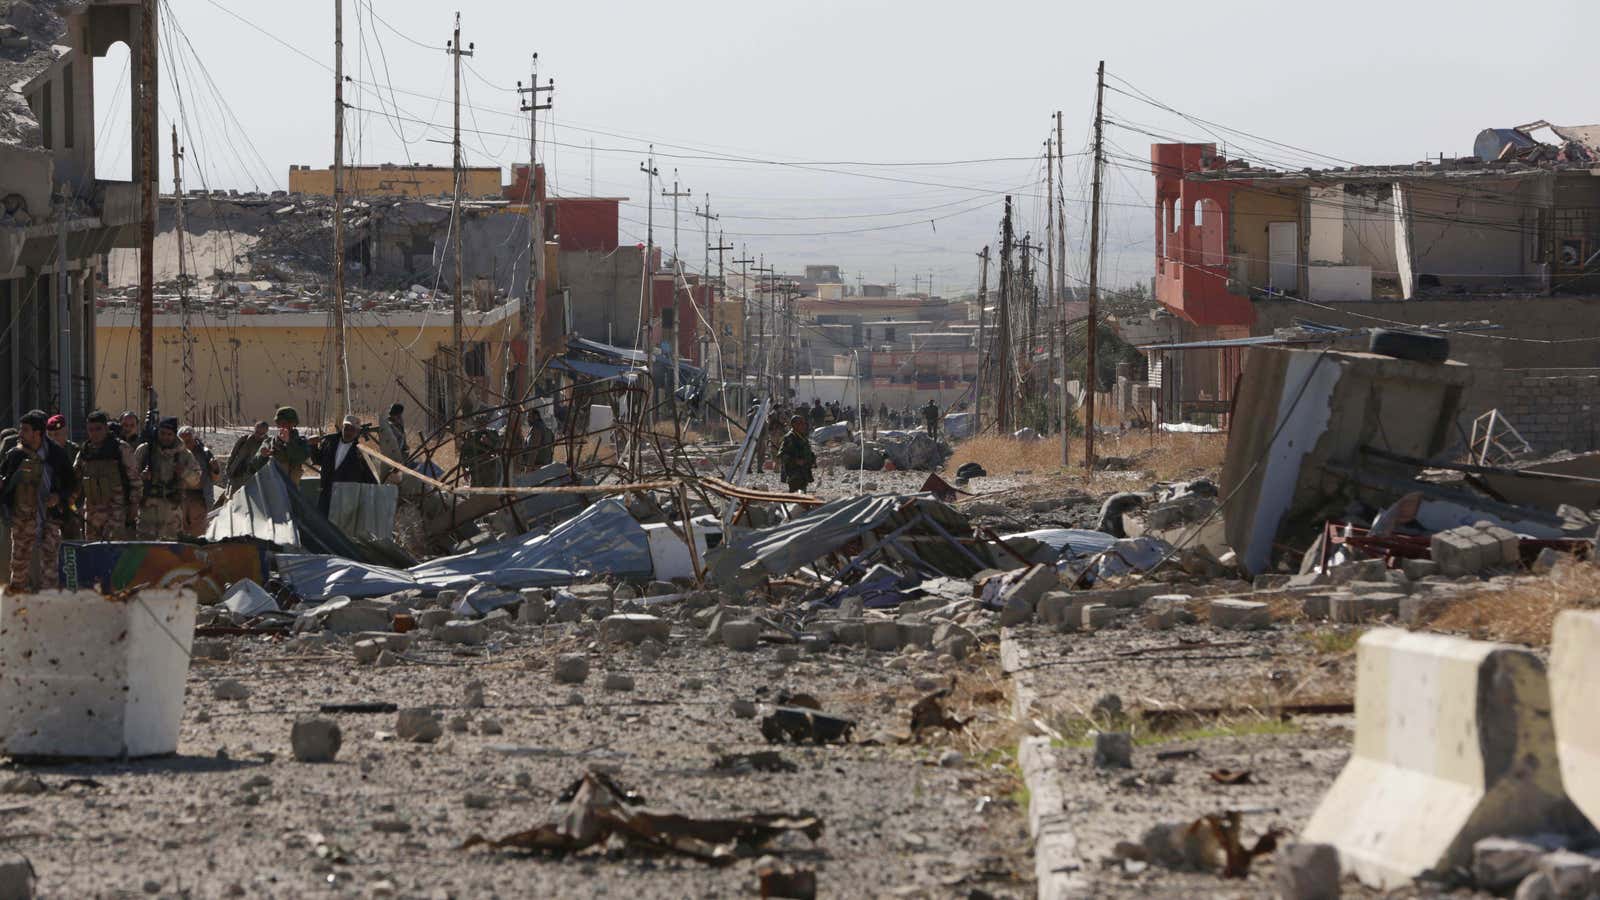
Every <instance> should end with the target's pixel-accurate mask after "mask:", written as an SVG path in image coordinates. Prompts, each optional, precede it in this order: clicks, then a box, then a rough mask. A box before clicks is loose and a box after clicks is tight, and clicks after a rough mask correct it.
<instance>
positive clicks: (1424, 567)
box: [1400, 559, 1439, 581]
mask: <svg viewBox="0 0 1600 900" xmlns="http://www.w3.org/2000/svg"><path fill="white" fill-rule="evenodd" d="M1400 571H1402V572H1404V573H1406V577H1407V578H1409V579H1411V580H1412V581H1421V580H1422V579H1424V578H1427V577H1428V576H1429V575H1437V574H1439V564H1438V563H1436V562H1434V561H1433V560H1431V559H1402V560H1401V561H1400Z"/></svg>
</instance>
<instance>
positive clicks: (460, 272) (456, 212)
mask: <svg viewBox="0 0 1600 900" xmlns="http://www.w3.org/2000/svg"><path fill="white" fill-rule="evenodd" d="M476 47H477V45H476V44H468V45H467V49H465V50H463V49H461V13H459V12H458V13H456V30H455V34H454V36H453V37H452V38H451V40H450V43H449V44H447V45H445V48H444V52H446V53H448V54H450V56H451V61H452V62H453V63H454V67H455V84H456V88H455V127H454V131H453V133H452V136H451V139H450V145H451V147H452V149H453V150H454V153H453V154H452V156H453V158H452V161H451V170H452V171H453V172H454V173H455V179H454V185H455V197H454V202H453V203H451V205H450V219H451V223H450V224H451V227H450V233H451V235H452V237H453V238H454V240H455V254H456V290H455V296H454V297H453V298H452V303H451V309H450V343H451V344H453V345H454V347H455V354H456V359H455V367H454V379H455V381H456V390H455V395H456V401H457V403H460V402H461V401H464V400H465V399H466V396H467V357H466V353H465V352H464V348H463V346H462V343H461V328H462V326H461V283H462V281H463V280H464V279H465V278H466V267H465V266H464V265H463V264H462V261H461V225H462V219H461V174H462V173H461V170H462V168H463V165H462V159H461V57H463V56H471V55H472V52H473V50H474V49H476ZM528 177H529V178H532V177H533V173H532V172H529V173H528Z"/></svg>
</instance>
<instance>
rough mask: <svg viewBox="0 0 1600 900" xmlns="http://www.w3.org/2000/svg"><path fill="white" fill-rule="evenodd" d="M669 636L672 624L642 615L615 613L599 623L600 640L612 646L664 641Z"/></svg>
mask: <svg viewBox="0 0 1600 900" xmlns="http://www.w3.org/2000/svg"><path fill="white" fill-rule="evenodd" d="M671 634H672V623H670V622H668V621H667V620H666V619H660V618H657V617H655V616H650V615H645V614H644V613H617V614H616V615H612V616H607V617H606V618H605V619H603V620H601V622H600V639H601V640H604V641H610V642H611V643H614V644H638V643H641V642H643V641H646V640H651V639H654V640H657V641H665V640H666V639H667V638H668V636H669V635H671Z"/></svg>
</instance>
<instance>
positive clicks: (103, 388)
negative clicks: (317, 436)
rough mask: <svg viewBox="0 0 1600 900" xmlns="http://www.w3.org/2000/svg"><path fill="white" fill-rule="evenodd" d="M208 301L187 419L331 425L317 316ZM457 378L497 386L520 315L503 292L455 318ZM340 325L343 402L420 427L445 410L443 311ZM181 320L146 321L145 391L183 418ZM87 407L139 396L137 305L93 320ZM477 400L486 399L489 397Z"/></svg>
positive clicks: (483, 387) (482, 390)
mask: <svg viewBox="0 0 1600 900" xmlns="http://www.w3.org/2000/svg"><path fill="white" fill-rule="evenodd" d="M216 312H217V311H216V310H215V309H211V310H208V311H207V312H206V313H205V314H204V315H200V314H195V315H192V316H191V318H190V333H191V335H192V339H193V341H194V369H195V372H194V382H193V383H194V391H195V409H196V415H195V418H196V419H197V420H198V421H197V423H196V424H200V425H208V426H215V425H224V424H247V423H250V422H254V421H256V420H258V419H267V420H270V419H271V418H272V413H273V410H275V409H277V408H278V407H280V406H293V407H295V408H296V409H298V410H299V412H300V421H301V424H302V426H304V427H306V428H312V429H315V428H322V427H325V426H331V425H332V424H333V422H334V420H335V419H336V418H337V417H338V412H339V410H338V407H339V405H340V404H339V402H338V400H337V399H336V396H335V395H334V393H333V388H334V386H335V385H334V383H333V382H332V381H331V380H330V379H332V378H333V377H335V373H334V371H333V368H334V367H333V366H332V365H331V363H330V362H329V360H330V359H331V358H332V347H333V342H332V334H331V331H330V329H329V327H328V325H329V314H328V313H326V312H286V313H267V314H259V315H250V314H242V313H238V312H230V313H229V314H228V315H226V316H218V315H217V314H216ZM463 319H464V322H463V330H462V334H463V345H464V347H465V354H464V355H465V357H466V360H465V362H466V371H467V376H468V378H469V379H471V380H472V381H473V382H474V383H475V384H476V385H477V391H476V392H475V395H476V396H477V397H479V398H482V397H494V396H498V395H499V394H500V393H502V386H503V385H504V384H505V383H506V371H507V367H508V366H514V365H516V364H517V360H516V359H515V358H514V355H513V354H511V353H510V352H508V351H509V347H510V345H509V344H508V341H509V340H510V339H512V338H515V337H517V336H518V335H519V334H520V332H519V331H518V330H517V329H518V327H519V323H520V321H521V317H520V316H519V315H518V314H517V301H515V300H512V301H510V302H508V303H505V304H503V305H501V306H498V307H495V308H493V309H489V310H486V311H481V312H480V311H477V310H468V311H466V312H464V314H463ZM347 321H348V323H349V324H348V326H347V327H346V329H345V347H346V356H347V357H348V359H349V361H350V393H351V401H352V402H351V408H352V409H353V410H355V412H356V413H357V414H359V415H360V416H361V417H362V419H363V420H365V421H369V422H376V421H378V419H379V418H380V417H381V415H382V414H383V413H384V412H386V411H387V410H388V408H389V405H390V404H391V403H395V402H399V403H404V404H405V405H406V410H407V421H408V423H411V424H412V425H413V426H414V427H425V426H426V425H427V424H428V423H429V422H430V419H432V418H433V417H432V416H430V412H433V411H438V410H442V409H446V408H448V406H449V405H450V404H449V389H448V387H449V382H448V375H449V371H450V366H449V363H448V361H449V360H450V358H451V355H452V354H451V346H450V345H451V338H450V310H449V309H448V308H446V309H442V310H433V311H413V310H405V311H398V312H388V313H382V312H375V311H370V310H369V311H353V312H352V314H351V315H350V317H349V318H348V319H347ZM182 335H183V323H182V318H181V317H180V316H178V315H177V314H170V313H162V314H157V315H156V317H155V388H156V393H157V399H158V401H159V405H160V408H161V409H162V411H163V412H165V413H166V414H168V415H178V416H182V415H183V410H184V406H185V400H184V391H183V387H184V373H183V337H182ZM94 358H95V360H96V361H97V363H98V364H99V367H100V369H101V372H100V375H99V377H97V378H96V379H95V382H94V385H95V404H96V405H97V406H99V407H100V408H101V409H104V410H106V411H107V412H110V413H112V414H113V415H114V414H116V413H117V412H119V411H121V410H124V409H136V410H143V409H144V407H145V404H144V401H143V399H142V398H139V397H137V396H136V395H137V394H138V392H139V386H138V378H139V328H138V311H137V309H136V308H135V307H133V306H127V307H123V308H108V309H103V310H101V311H100V312H99V314H98V316H97V317H96V322H95V357H94ZM487 405H491V406H492V405H494V404H493V403H492V402H490V403H488V404H487Z"/></svg>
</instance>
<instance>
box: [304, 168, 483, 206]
mask: <svg viewBox="0 0 1600 900" xmlns="http://www.w3.org/2000/svg"><path fill="white" fill-rule="evenodd" d="M344 179H345V181H344V183H345V193H346V194H347V195H349V196H350V197H351V198H356V199H359V198H361V197H454V196H455V190H456V188H455V183H456V181H455V170H454V169H453V168H452V167H450V166H422V165H405V166H401V165H395V164H394V163H383V164H381V165H375V166H346V167H345V170H344ZM501 190H502V189H501V186H500V167H499V166H468V167H466V168H464V169H462V170H461V196H463V197H467V198H471V199H481V198H484V197H499V196H500V195H501ZM289 193H291V194H306V195H309V196H313V197H332V196H333V169H331V168H327V169H313V168H311V167H310V166H290V167H289Z"/></svg>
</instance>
